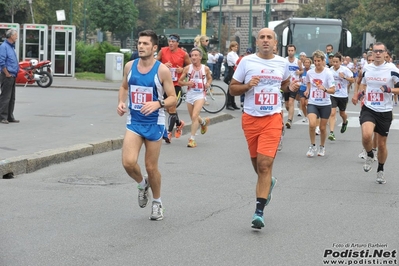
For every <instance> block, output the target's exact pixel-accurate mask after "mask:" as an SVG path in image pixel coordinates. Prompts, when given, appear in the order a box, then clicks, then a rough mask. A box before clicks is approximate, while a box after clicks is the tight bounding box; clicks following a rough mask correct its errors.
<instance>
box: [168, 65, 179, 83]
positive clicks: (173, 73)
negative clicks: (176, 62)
mask: <svg viewBox="0 0 399 266" xmlns="http://www.w3.org/2000/svg"><path fill="white" fill-rule="evenodd" d="M169 70H170V74H171V75H172V81H177V72H176V70H177V68H169Z"/></svg>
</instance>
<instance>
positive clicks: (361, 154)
mask: <svg viewBox="0 0 399 266" xmlns="http://www.w3.org/2000/svg"><path fill="white" fill-rule="evenodd" d="M366 157H367V153H366V150H365V149H363V150H362V152H361V153H359V158H360V159H363V160H366Z"/></svg>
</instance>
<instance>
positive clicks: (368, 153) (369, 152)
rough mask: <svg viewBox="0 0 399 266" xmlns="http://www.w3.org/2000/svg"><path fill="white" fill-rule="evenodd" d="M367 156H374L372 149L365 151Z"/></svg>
mask: <svg viewBox="0 0 399 266" xmlns="http://www.w3.org/2000/svg"><path fill="white" fill-rule="evenodd" d="M367 156H368V157H370V158H374V153H373V150H371V151H368V152H367Z"/></svg>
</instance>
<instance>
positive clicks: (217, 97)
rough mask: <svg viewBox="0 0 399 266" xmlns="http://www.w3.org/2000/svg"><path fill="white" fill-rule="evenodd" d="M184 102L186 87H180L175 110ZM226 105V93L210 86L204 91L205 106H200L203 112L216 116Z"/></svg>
mask: <svg viewBox="0 0 399 266" xmlns="http://www.w3.org/2000/svg"><path fill="white" fill-rule="evenodd" d="M185 101H186V87H184V88H183V87H182V90H181V92H179V95H177V105H176V108H177V107H179V106H180V104H181V103H182V102H185ZM226 104H227V94H226V91H225V90H224V89H223V88H222V87H220V86H218V85H214V84H211V87H210V88H209V89H207V90H206V98H205V104H204V106H202V109H204V111H205V112H208V113H211V114H216V113H219V112H220V111H222V110H223V109H224V108H225V107H226Z"/></svg>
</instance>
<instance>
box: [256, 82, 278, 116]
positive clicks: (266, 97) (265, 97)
mask: <svg viewBox="0 0 399 266" xmlns="http://www.w3.org/2000/svg"><path fill="white" fill-rule="evenodd" d="M279 95H280V94H279V93H276V92H273V91H270V90H267V91H266V89H264V88H256V87H255V88H254V104H255V109H256V110H257V111H258V112H262V113H266V114H267V113H270V112H272V111H275V110H276V108H277V107H278V105H279V104H280V98H279Z"/></svg>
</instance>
